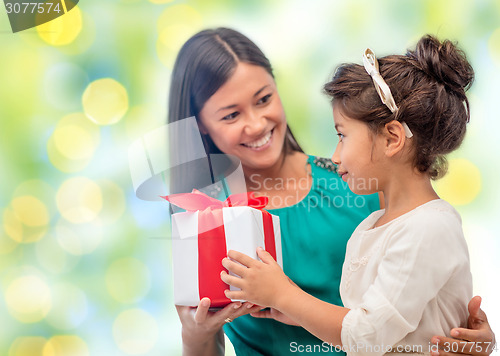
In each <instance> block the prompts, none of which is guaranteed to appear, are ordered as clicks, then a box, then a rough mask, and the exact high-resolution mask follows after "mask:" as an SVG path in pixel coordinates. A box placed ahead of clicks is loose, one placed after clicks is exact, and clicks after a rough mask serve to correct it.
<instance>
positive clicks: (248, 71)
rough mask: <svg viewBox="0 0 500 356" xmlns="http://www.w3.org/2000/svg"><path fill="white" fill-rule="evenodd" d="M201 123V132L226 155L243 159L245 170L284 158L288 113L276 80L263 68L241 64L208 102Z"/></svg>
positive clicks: (266, 165)
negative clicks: (242, 84) (282, 102)
mask: <svg viewBox="0 0 500 356" xmlns="http://www.w3.org/2000/svg"><path fill="white" fill-rule="evenodd" d="M241 83H245V85H244V86H241ZM221 105H222V106H221ZM200 121H201V122H200V128H201V132H202V133H203V134H205V135H206V134H208V135H209V136H210V137H211V138H212V140H213V142H214V144H215V145H216V146H217V147H218V148H219V149H220V150H221V151H222V152H224V153H226V154H232V155H235V156H237V157H238V158H240V160H241V163H242V165H243V166H244V167H247V168H264V167H268V166H269V165H272V164H273V163H274V162H276V161H277V160H278V159H280V158H281V159H283V154H284V152H282V149H281V148H282V147H283V142H284V140H285V134H286V128H287V126H286V119H285V112H284V110H283V106H282V105H281V100H280V98H279V95H278V93H277V91H276V84H275V83H274V79H273V77H272V76H271V75H270V74H269V73H268V72H267V71H266V70H264V69H263V68H262V67H259V66H256V65H252V64H247V63H238V65H237V66H236V69H235V71H234V74H233V75H232V76H231V78H230V79H229V80H228V81H227V82H226V83H225V84H224V85H223V86H221V87H220V88H219V90H217V92H216V93H215V94H214V95H212V96H211V97H210V99H208V100H207V101H206V102H205V105H204V106H203V109H202V110H201V112H200Z"/></svg>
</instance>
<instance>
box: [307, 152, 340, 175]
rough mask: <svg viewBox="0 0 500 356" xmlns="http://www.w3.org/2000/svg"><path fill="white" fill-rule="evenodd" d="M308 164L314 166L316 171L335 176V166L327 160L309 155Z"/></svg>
mask: <svg viewBox="0 0 500 356" xmlns="http://www.w3.org/2000/svg"><path fill="white" fill-rule="evenodd" d="M308 162H309V164H311V166H313V165H314V166H315V167H316V168H317V169H318V171H322V172H324V173H330V174H332V173H333V174H335V175H337V166H336V165H335V163H333V161H332V160H331V159H329V158H325V157H319V156H312V155H309V159H308Z"/></svg>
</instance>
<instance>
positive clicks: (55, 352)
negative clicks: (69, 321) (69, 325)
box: [43, 335, 90, 356]
mask: <svg viewBox="0 0 500 356" xmlns="http://www.w3.org/2000/svg"><path fill="white" fill-rule="evenodd" d="M68 355H71V356H89V355H90V354H89V349H88V347H87V344H86V343H85V341H83V340H82V339H81V338H79V337H78V336H76V335H56V336H53V337H51V338H50V339H49V341H47V343H46V344H45V347H44V348H43V356H68Z"/></svg>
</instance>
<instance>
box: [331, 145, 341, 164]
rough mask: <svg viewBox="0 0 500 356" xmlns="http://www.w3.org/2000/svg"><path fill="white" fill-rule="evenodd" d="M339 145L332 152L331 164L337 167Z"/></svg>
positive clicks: (338, 162)
mask: <svg viewBox="0 0 500 356" xmlns="http://www.w3.org/2000/svg"><path fill="white" fill-rule="evenodd" d="M339 146H340V143H339V144H338V145H337V147H335V152H333V156H332V161H333V163H335V164H337V165H339V164H340V149H339Z"/></svg>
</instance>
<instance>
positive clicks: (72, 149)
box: [54, 126, 95, 159]
mask: <svg viewBox="0 0 500 356" xmlns="http://www.w3.org/2000/svg"><path fill="white" fill-rule="evenodd" d="M54 143H55V144H56V147H57V149H58V150H59V152H61V153H62V154H63V155H64V156H66V157H68V158H70V159H85V158H90V157H92V155H93V154H94V150H95V147H94V146H93V145H92V137H91V136H90V135H89V134H88V133H87V131H85V130H84V129H82V128H80V127H78V126H66V127H61V128H59V129H56V131H55V132H54Z"/></svg>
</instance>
